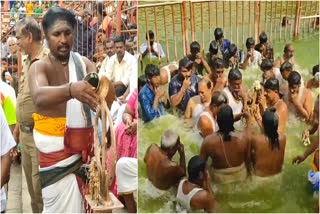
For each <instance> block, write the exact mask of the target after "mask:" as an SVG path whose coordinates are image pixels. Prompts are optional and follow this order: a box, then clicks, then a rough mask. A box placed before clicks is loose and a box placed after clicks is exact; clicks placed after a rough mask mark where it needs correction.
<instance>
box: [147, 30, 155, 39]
mask: <svg viewBox="0 0 320 214" xmlns="http://www.w3.org/2000/svg"><path fill="white" fill-rule="evenodd" d="M149 38H150V39H154V33H153V31H152V30H149ZM146 40H148V32H147V33H146Z"/></svg>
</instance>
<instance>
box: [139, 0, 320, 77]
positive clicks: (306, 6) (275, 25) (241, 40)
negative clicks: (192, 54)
mask: <svg viewBox="0 0 320 214" xmlns="http://www.w3.org/2000/svg"><path fill="white" fill-rule="evenodd" d="M154 3H164V2H160V1H159V2H154V1H141V2H139V5H144V4H154ZM282 4H283V5H282V7H281V1H273V3H272V8H273V9H272V11H271V2H270V1H268V2H261V19H260V30H261V31H265V32H266V33H267V34H268V38H269V41H270V42H271V43H272V44H274V43H275V41H279V40H280V39H279V38H280V31H281V41H282V42H280V43H285V41H286V42H289V41H290V40H291V39H292V33H291V34H290V31H291V32H293V30H294V22H295V20H294V18H295V12H296V4H297V3H296V1H288V15H287V16H288V19H289V24H290V25H288V27H287V32H286V30H285V28H284V27H280V22H281V20H282V18H283V17H284V16H286V2H282ZM317 5H319V3H317ZM310 6H312V7H310ZM237 7H238V25H239V27H238V32H239V33H238V45H237V46H238V49H242V48H245V46H244V45H245V41H246V39H247V38H248V37H254V2H250V8H251V13H249V2H248V1H245V2H244V14H245V16H244V19H243V21H244V22H243V23H242V7H243V6H242V2H238V4H237V3H236V2H235V1H232V2H231V9H230V4H229V2H225V7H224V13H223V4H222V2H220V1H219V2H218V3H217V11H218V13H217V14H218V15H217V16H216V2H210V10H209V7H208V4H207V3H204V4H203V16H202V17H203V29H204V47H202V44H203V43H202V32H201V6H200V4H194V11H195V29H196V40H197V41H198V42H199V43H200V45H201V48H204V50H205V52H208V49H209V43H210V41H212V40H213V39H214V29H215V28H216V27H221V28H223V16H225V26H224V28H223V31H224V36H225V38H227V39H229V40H230V41H231V43H235V44H237V33H236V32H237V28H236V20H237V18H236V17H237V16H236V8H237ZM317 7H319V6H316V1H313V2H312V5H311V1H308V2H305V1H304V2H303V4H302V12H301V14H302V16H305V15H307V16H309V15H310V14H312V15H314V14H316V12H317ZM266 8H267V13H266V10H265V9H266ZM173 9H174V18H173V17H172V11H171V6H166V7H165V12H164V11H163V7H156V19H157V20H156V21H157V26H158V36H157V32H156V21H155V15H154V7H152V8H148V9H147V20H148V30H152V31H153V32H154V33H155V36H156V37H155V41H156V42H157V41H159V43H160V44H161V45H162V47H163V50H164V52H165V54H166V55H167V51H166V50H167V42H168V50H169V61H173V60H175V44H176V47H177V48H176V49H177V60H179V59H181V57H183V45H182V44H183V43H182V37H181V35H182V30H181V16H180V5H179V4H178V5H173ZM209 11H210V21H209ZM230 11H231V13H230ZM275 11H276V12H275ZM186 12H187V17H188V19H187V25H188V32H189V34H188V38H189V42H190V43H191V42H192V36H191V26H190V19H189V18H190V7H189V4H188V3H187V11H186ZM271 12H272V17H271ZM138 13H139V16H138V34H139V44H140V45H141V44H142V43H145V42H146V30H147V25H146V18H145V9H144V8H140V9H138ZM280 13H281V16H280ZM223 14H225V15H223ZM230 14H231V17H230ZM249 16H250V19H251V21H250V22H251V31H250V27H249ZM164 17H166V26H167V39H166V36H165V27H164V26H165V25H164ZM216 18H217V20H216ZM230 18H231V19H230ZM270 18H272V19H271V22H270ZM173 20H174V24H175V25H174V26H175V32H176V38H175V37H174V33H173V32H174V28H173ZM216 21H217V22H216ZM313 21H314V18H313V19H304V20H301V25H300V35H299V37H300V39H303V41H304V40H312V39H313V38H315V37H314V34H313V32H314V31H316V32H318V29H316V30H314V29H313V27H310V28H308V25H309V24H310V25H311V24H312V22H313ZM216 23H218V25H216ZM265 23H267V24H265ZM230 24H231V26H232V30H231V28H230ZM271 27H272V28H271ZM209 29H211V30H209ZM231 31H232V38H231ZM242 31H243V32H244V33H242ZM309 31H310V32H312V34H310V33H309ZM250 32H251V34H250ZM271 32H272V33H271ZM316 38H318V37H316ZM271 39H272V40H274V41H271ZM256 42H257V41H256ZM277 47H279V48H281V49H282V48H283V47H282V46H276V48H277ZM144 62H145V63H149V58H148V57H145V60H144ZM157 62H158V60H157V59H155V60H153V63H154V64H157ZM166 63H167V57H165V58H163V59H162V60H161V66H162V65H165V64H166ZM140 68H141V67H140V64H139V73H140V74H141V73H142V71H141V69H140Z"/></svg>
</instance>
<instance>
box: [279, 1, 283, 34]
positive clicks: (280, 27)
mask: <svg viewBox="0 0 320 214" xmlns="http://www.w3.org/2000/svg"><path fill="white" fill-rule="evenodd" d="M282 3H283V1H281V6H280V25H279V29H280V32H279V39H280V40H281V32H282Z"/></svg>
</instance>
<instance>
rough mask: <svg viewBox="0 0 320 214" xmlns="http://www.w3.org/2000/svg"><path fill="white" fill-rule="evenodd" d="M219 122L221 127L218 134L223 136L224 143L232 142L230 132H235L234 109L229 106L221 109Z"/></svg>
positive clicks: (218, 117) (218, 115)
mask: <svg viewBox="0 0 320 214" xmlns="http://www.w3.org/2000/svg"><path fill="white" fill-rule="evenodd" d="M217 122H218V126H219V131H218V132H219V133H220V134H221V135H222V137H223V141H230V140H231V135H230V132H232V131H234V127H233V124H234V118H233V111H232V108H231V107H230V106H229V105H223V106H222V107H221V108H220V110H219V112H218V114H217Z"/></svg>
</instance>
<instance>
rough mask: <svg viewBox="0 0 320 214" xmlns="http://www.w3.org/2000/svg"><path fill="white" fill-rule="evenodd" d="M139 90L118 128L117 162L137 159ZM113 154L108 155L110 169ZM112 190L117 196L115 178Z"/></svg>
mask: <svg viewBox="0 0 320 214" xmlns="http://www.w3.org/2000/svg"><path fill="white" fill-rule="evenodd" d="M137 93H138V92H137V89H135V90H134V92H133V93H132V95H131V96H130V98H129V100H128V102H127V106H126V110H125V111H124V113H123V116H122V120H123V121H122V123H121V124H120V125H119V126H118V127H117V128H116V131H115V132H116V133H115V134H116V144H117V161H118V160H119V159H120V158H122V157H130V158H137V122H138V121H137V115H138V109H137ZM111 152H112V151H110V150H109V153H108V169H109V168H110V164H111ZM110 190H111V191H112V192H113V194H114V195H115V196H117V195H118V194H117V183H116V178H114V180H113V183H112V185H111V187H110Z"/></svg>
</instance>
